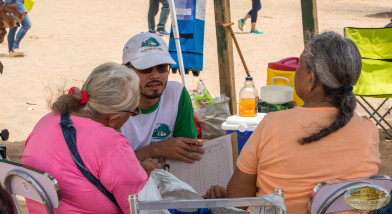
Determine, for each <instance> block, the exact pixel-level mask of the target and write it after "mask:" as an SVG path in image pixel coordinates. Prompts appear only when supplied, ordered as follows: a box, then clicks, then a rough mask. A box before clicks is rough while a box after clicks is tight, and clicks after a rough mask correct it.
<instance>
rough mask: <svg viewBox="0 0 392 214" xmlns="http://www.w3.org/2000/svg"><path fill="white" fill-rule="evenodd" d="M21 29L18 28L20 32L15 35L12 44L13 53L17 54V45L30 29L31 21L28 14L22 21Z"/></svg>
mask: <svg viewBox="0 0 392 214" xmlns="http://www.w3.org/2000/svg"><path fill="white" fill-rule="evenodd" d="M21 24H22V27H21V28H20V30H19V31H18V33H17V34H16V38H15V41H14V44H13V51H14V52H15V53H18V52H19V43H20V41H22V39H23V37H24V36H25V35H26V33H27V31H28V30H29V29H30V28H31V20H30V17H29V15H28V14H26V16H25V18H24V19H23V21H22V23H21ZM19 53H23V52H19Z"/></svg>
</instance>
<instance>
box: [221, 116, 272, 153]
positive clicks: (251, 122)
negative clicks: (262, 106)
mask: <svg viewBox="0 0 392 214" xmlns="http://www.w3.org/2000/svg"><path fill="white" fill-rule="evenodd" d="M265 115H266V113H257V116H255V117H240V116H239V115H233V116H230V117H228V118H227V119H226V121H225V122H223V123H222V129H223V130H225V134H231V133H233V132H236V133H237V141H238V154H240V153H241V150H242V147H244V145H245V143H246V141H248V138H249V137H250V135H252V133H253V131H254V130H255V129H256V127H257V126H258V125H259V123H260V122H261V120H262V119H263V117H264V116H265Z"/></svg>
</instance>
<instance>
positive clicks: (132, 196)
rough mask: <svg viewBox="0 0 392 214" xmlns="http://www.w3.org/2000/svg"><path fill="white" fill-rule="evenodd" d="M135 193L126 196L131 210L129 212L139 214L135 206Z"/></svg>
mask: <svg viewBox="0 0 392 214" xmlns="http://www.w3.org/2000/svg"><path fill="white" fill-rule="evenodd" d="M137 200H138V198H137V194H130V195H129V196H128V201H129V207H130V210H131V214H139V208H138V206H137Z"/></svg>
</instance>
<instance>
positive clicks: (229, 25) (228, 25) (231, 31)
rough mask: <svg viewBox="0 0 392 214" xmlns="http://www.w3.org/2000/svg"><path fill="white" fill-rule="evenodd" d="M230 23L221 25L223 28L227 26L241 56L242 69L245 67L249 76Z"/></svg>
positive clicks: (232, 23)
mask: <svg viewBox="0 0 392 214" xmlns="http://www.w3.org/2000/svg"><path fill="white" fill-rule="evenodd" d="M232 25H234V22H231V23H226V24H223V25H222V26H223V27H225V28H229V30H230V34H231V38H233V41H234V44H235V46H236V48H237V51H238V54H239V55H240V58H241V61H242V65H244V69H245V72H246V75H248V76H249V77H250V73H249V70H248V67H247V66H246V63H245V59H244V56H242V52H241V50H240V46H239V45H238V42H237V39H236V38H235V35H234V31H233V28H231V26H232Z"/></svg>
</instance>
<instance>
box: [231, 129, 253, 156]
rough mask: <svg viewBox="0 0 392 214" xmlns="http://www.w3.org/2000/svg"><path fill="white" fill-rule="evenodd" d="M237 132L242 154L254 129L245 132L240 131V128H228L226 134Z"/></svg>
mask: <svg viewBox="0 0 392 214" xmlns="http://www.w3.org/2000/svg"><path fill="white" fill-rule="evenodd" d="M233 132H235V133H237V141H238V155H239V154H240V152H241V150H242V147H244V145H245V143H246V141H248V139H249V137H250V135H251V134H252V133H253V131H245V132H240V131H238V130H226V132H225V133H226V134H231V133H233Z"/></svg>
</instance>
